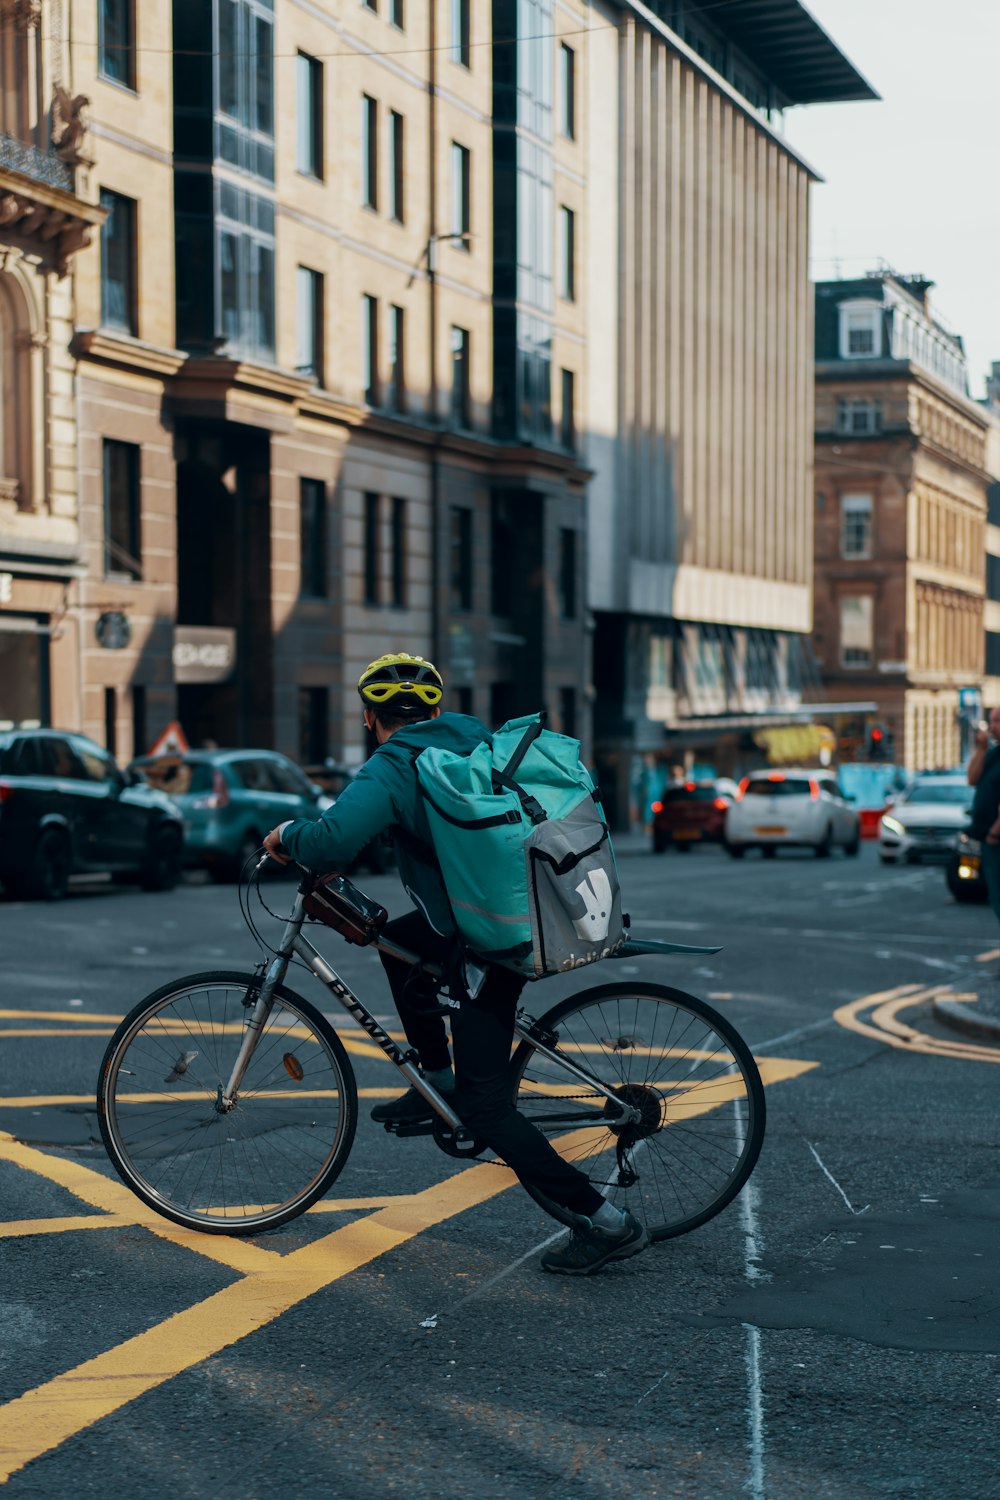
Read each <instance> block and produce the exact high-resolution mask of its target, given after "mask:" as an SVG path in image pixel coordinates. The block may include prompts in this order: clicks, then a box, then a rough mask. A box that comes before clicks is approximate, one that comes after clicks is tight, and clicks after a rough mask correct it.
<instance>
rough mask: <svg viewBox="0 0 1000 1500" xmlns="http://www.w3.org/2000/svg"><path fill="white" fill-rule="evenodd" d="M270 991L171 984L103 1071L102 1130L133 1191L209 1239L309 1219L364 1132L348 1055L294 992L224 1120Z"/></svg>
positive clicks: (282, 1000)
mask: <svg viewBox="0 0 1000 1500" xmlns="http://www.w3.org/2000/svg"><path fill="white" fill-rule="evenodd" d="M260 984H261V981H260V979H259V978H258V977H257V976H255V975H251V974H239V973H232V972H229V971H228V970H220V971H213V972H211V973H207V974H192V975H190V976H189V977H187V978H185V979H178V980H175V981H174V982H173V983H172V984H165V985H163V986H162V987H161V988H160V989H158V990H154V992H153V993H152V994H151V995H148V996H147V997H146V999H145V1000H141V1001H140V1002H139V1004H138V1005H137V1006H136V1007H135V1009H134V1010H132V1011H131V1012H130V1013H129V1014H128V1015H127V1016H126V1017H125V1019H124V1020H123V1021H122V1022H121V1024H120V1026H119V1027H118V1029H117V1031H116V1032H115V1034H114V1036H113V1037H112V1038H111V1041H110V1042H109V1044H108V1048H107V1051H106V1052H105V1054H104V1061H103V1062H102V1064H101V1074H100V1081H99V1083H98V1091H97V1112H98V1119H99V1121H100V1126H101V1134H102V1136H103V1137H104V1144H105V1146H106V1148H107V1152H108V1155H109V1156H110V1158H111V1160H112V1162H113V1163H114V1166H115V1168H116V1170H117V1172H118V1174H119V1176H120V1177H121V1178H122V1181H123V1182H124V1183H125V1184H126V1186H128V1187H129V1188H131V1189H132V1191H133V1192H134V1193H135V1194H136V1196H137V1197H138V1198H141V1199H142V1201H143V1203H146V1204H148V1205H149V1207H150V1208H153V1209H155V1210H156V1211H157V1213H161V1214H163V1215H164V1216H165V1217H166V1218H168V1219H172V1220H173V1221H174V1223H176V1224H183V1225H184V1226H185V1227H186V1228H188V1229H198V1230H202V1231H204V1232H205V1233H207V1234H234V1235H239V1234H255V1233H259V1232H260V1231H261V1230H264V1229H275V1228H277V1226H278V1225H279V1224H284V1223H286V1222H287V1220H289V1219H292V1218H294V1217H295V1216H296V1215H297V1214H300V1213H302V1212H303V1211H304V1210H305V1209H307V1208H308V1207H309V1206H310V1204H312V1203H315V1202H316V1200H317V1199H318V1198H321V1197H322V1196H323V1194H324V1193H325V1192H326V1191H327V1189H328V1188H329V1186H330V1184H331V1183H332V1182H333V1181H334V1179H335V1178H336V1177H337V1176H338V1175H339V1173H340V1172H341V1170H342V1169H343V1167H344V1164H345V1162H346V1161H347V1157H348V1154H349V1152H350V1149H351V1145H352V1143H353V1140H354V1132H355V1130H356V1128H357V1122H358V1098H357V1087H356V1085H355V1080H354V1072H353V1070H352V1068H351V1064H350V1061H349V1059H348V1056H347V1053H346V1051H345V1050H344V1046H343V1043H342V1042H341V1040H340V1038H339V1037H338V1036H337V1034H336V1032H335V1031H334V1029H333V1027H332V1026H331V1025H330V1023H329V1022H328V1021H327V1020H326V1019H325V1018H324V1017H323V1016H322V1015H320V1013H319V1011H317V1010H316V1009H315V1008H314V1007H313V1006H312V1005H310V1004H309V1002H308V1001H307V1000H303V999H302V998H301V996H299V995H296V994H295V992H294V991H293V990H290V989H286V988H285V986H284V985H280V986H279V987H278V989H277V990H276V992H275V993H276V999H275V1004H274V1008H273V1009H272V1011H271V1014H270V1016H269V1017H268V1020H267V1024H266V1025H265V1027H264V1029H263V1031H262V1032H261V1035H260V1038H259V1040H258V1043H257V1047H256V1049H255V1051H254V1053H253V1056H252V1057H251V1059H250V1064H249V1066H248V1068H247V1072H246V1076H245V1077H244V1079H243V1083H242V1085H241V1087H240V1091H239V1096H238V1098H237V1100H236V1103H235V1104H234V1105H233V1107H232V1108H231V1109H229V1110H223V1108H222V1105H221V1095H222V1090H223V1088H224V1087H225V1085H226V1083H227V1082H228V1079H229V1074H230V1072H231V1070H232V1066H233V1063H234V1062H235V1060H236V1056H237V1053H238V1052H239V1048H240V1044H241V1042H242V1040H243V1036H244V1034H245V1031H246V1025H247V1022H248V1021H249V1019H250V1016H251V1014H252V1008H253V1005H254V1003H255V1002H256V998H257V995H258V994H259V992H260Z"/></svg>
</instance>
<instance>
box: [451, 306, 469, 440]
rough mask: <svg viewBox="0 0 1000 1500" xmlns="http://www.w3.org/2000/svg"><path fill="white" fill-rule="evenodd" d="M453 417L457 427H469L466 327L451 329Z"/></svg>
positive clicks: (467, 333)
mask: <svg viewBox="0 0 1000 1500" xmlns="http://www.w3.org/2000/svg"><path fill="white" fill-rule="evenodd" d="M451 419H452V421H453V422H454V424H455V426H456V427H468V426H469V425H470V415H469V332H468V329H466V328H455V327H453V328H452V330H451Z"/></svg>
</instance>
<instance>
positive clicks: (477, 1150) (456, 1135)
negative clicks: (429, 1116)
mask: <svg viewBox="0 0 1000 1500" xmlns="http://www.w3.org/2000/svg"><path fill="white" fill-rule="evenodd" d="M432 1134H433V1136H434V1141H435V1144H436V1145H438V1146H440V1147H441V1150H442V1151H443V1152H444V1153H445V1155H446V1156H455V1157H457V1158H458V1160H459V1161H464V1160H466V1159H468V1158H470V1157H473V1156H481V1155H482V1153H483V1152H484V1151H485V1150H486V1142H485V1141H480V1140H477V1139H476V1137H475V1136H474V1135H473V1134H472V1132H471V1131H470V1130H465V1129H464V1128H463V1129H462V1130H452V1128H451V1126H450V1125H446V1124H445V1122H444V1121H443V1120H442V1119H439V1118H438V1116H436V1115H435V1117H434V1125H433V1130H432Z"/></svg>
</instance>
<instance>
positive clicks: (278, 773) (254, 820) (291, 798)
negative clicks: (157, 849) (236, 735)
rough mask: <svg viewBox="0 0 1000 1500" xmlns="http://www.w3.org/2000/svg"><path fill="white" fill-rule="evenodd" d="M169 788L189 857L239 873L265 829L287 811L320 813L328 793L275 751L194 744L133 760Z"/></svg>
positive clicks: (136, 768)
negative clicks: (199, 747) (200, 747)
mask: <svg viewBox="0 0 1000 1500" xmlns="http://www.w3.org/2000/svg"><path fill="white" fill-rule="evenodd" d="M129 769H130V770H131V771H133V772H137V773H138V774H139V775H141V776H142V778H143V780H145V781H146V782H148V783H149V785H150V786H153V787H156V788H157V790H158V791H161V792H165V793H166V794H167V796H168V797H169V798H170V799H171V801H172V802H173V803H174V805H175V806H176V807H177V808H178V809H179V811H180V813H181V815H182V816H183V819H184V863H185V865H187V866H189V867H195V868H199V867H201V868H204V869H207V870H208V873H209V875H210V876H211V878H212V879H213V880H216V881H229V880H238V879H239V877H240V872H241V871H242V869H243V866H244V865H245V863H246V861H247V860H248V859H249V858H250V856H251V855H252V854H253V853H254V852H255V851H256V850H257V849H259V848H260V845H261V842H262V840H263V838H264V835H265V834H266V833H268V832H269V831H270V830H271V829H272V828H274V827H276V825H277V824H278V823H284V822H285V821H286V819H288V818H318V817H319V816H320V814H321V813H322V811H323V808H324V807H326V806H327V804H328V802H329V799H328V798H327V797H326V796H325V794H324V793H323V791H322V790H321V788H319V787H317V786H315V785H314V784H313V783H312V782H311V781H310V780H309V778H308V777H307V776H306V775H305V774H304V773H303V772H302V771H301V770H300V768H299V767H298V766H297V765H296V764H295V762H294V761H291V760H289V759H288V758H287V756H284V755H279V754H277V752H276V751H274V750H190V751H185V752H184V753H183V754H180V753H174V752H169V753H167V754H163V755H154V756H141V757H140V758H139V759H137V760H134V761H133V762H132V764H131V766H130V767H129Z"/></svg>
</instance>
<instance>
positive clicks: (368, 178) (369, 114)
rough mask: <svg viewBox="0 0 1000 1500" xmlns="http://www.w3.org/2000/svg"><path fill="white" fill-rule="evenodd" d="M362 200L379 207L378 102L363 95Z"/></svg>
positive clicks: (368, 204) (371, 206) (366, 205)
mask: <svg viewBox="0 0 1000 1500" xmlns="http://www.w3.org/2000/svg"><path fill="white" fill-rule="evenodd" d="M361 202H362V204H363V205H364V207H365V208H374V209H376V210H377V209H378V104H377V103H376V101H375V100H374V99H371V98H369V96H368V95H367V94H362V95H361Z"/></svg>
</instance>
